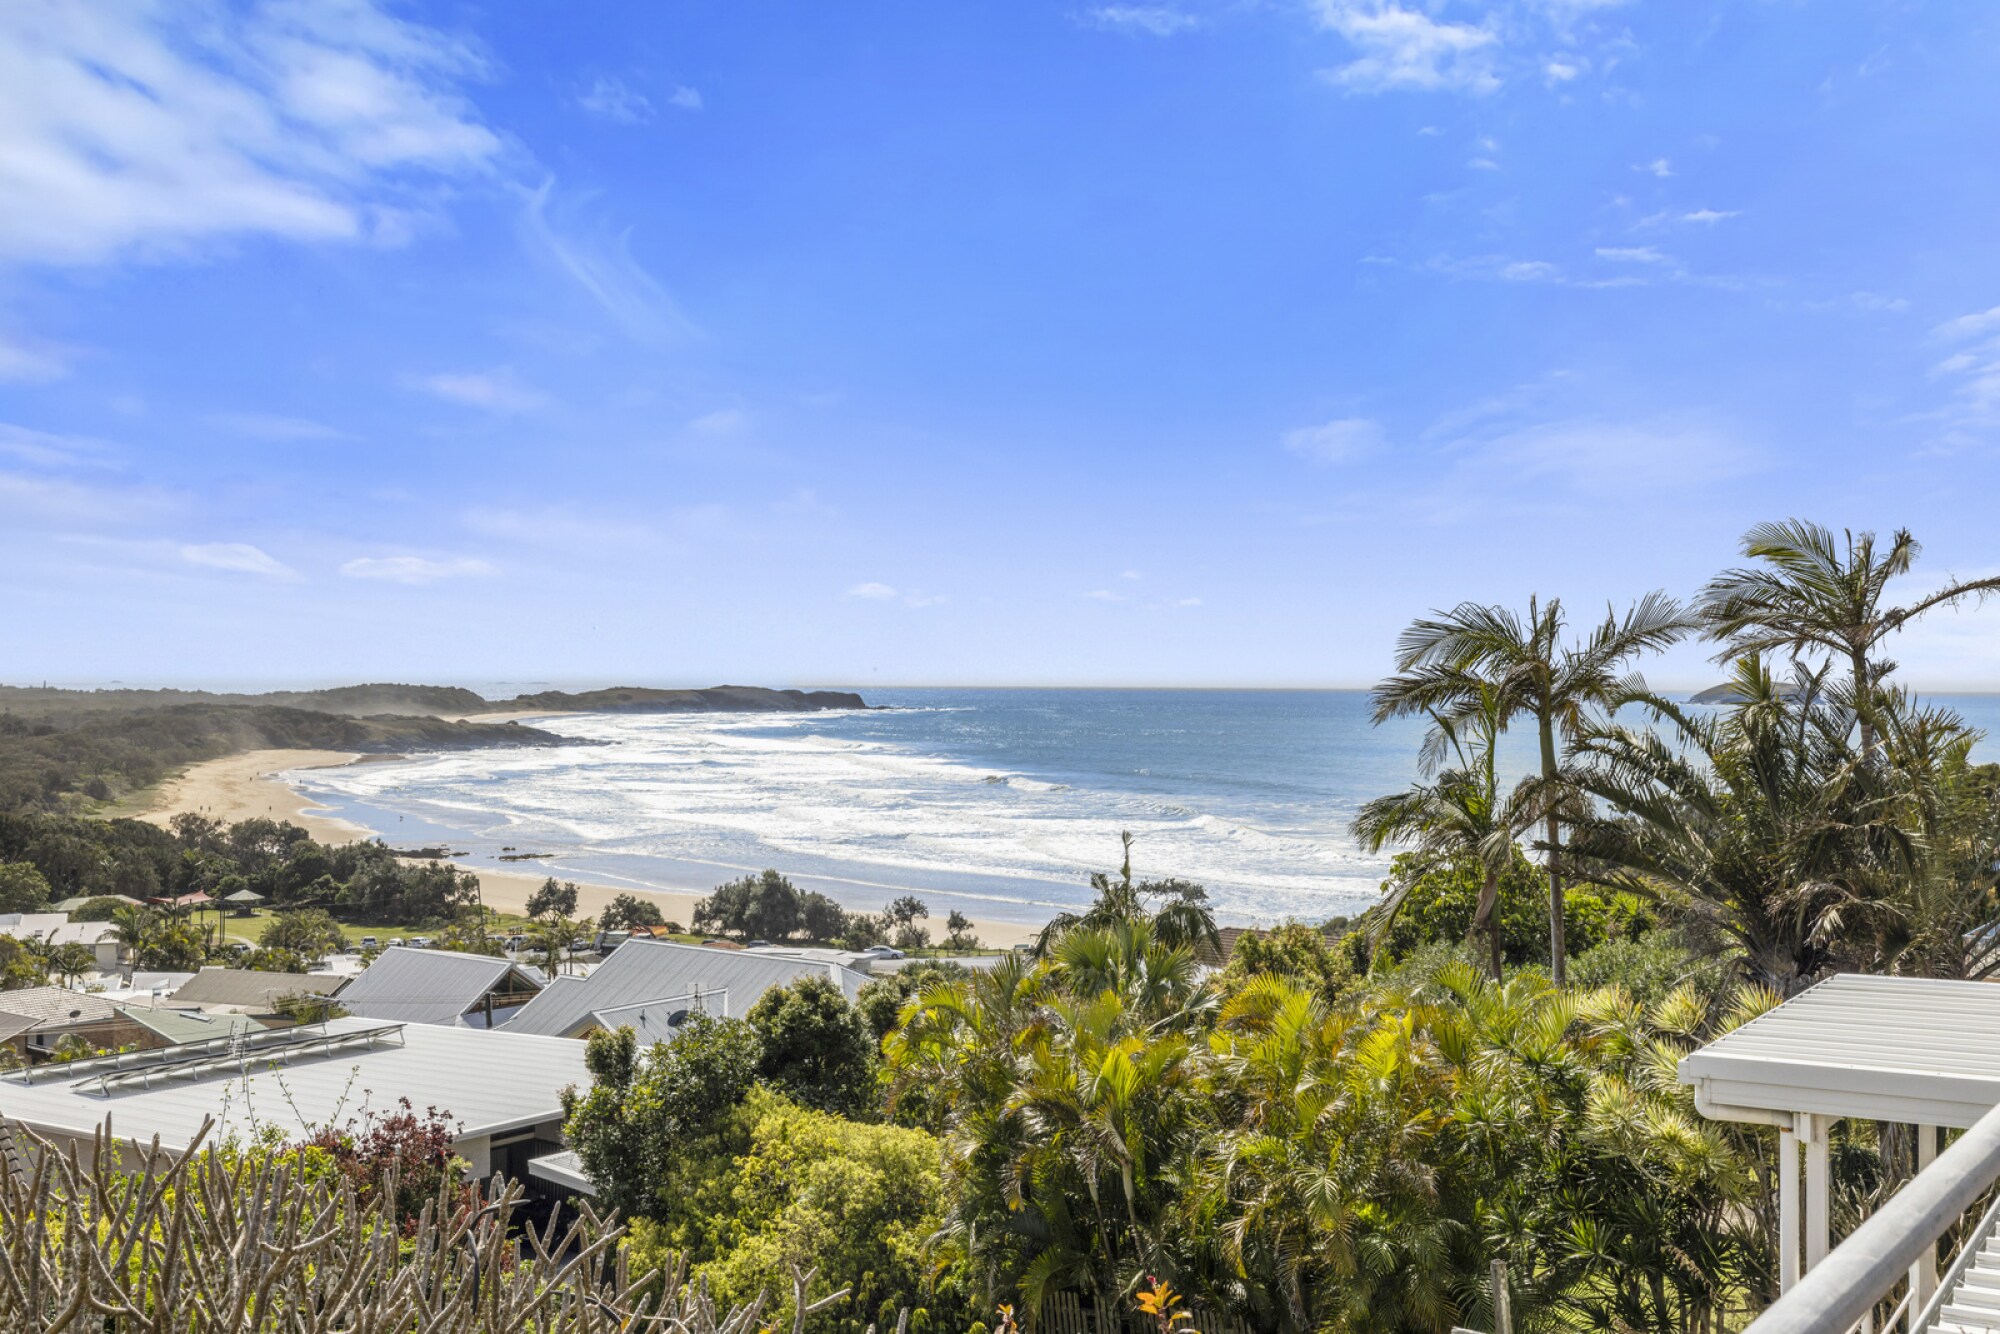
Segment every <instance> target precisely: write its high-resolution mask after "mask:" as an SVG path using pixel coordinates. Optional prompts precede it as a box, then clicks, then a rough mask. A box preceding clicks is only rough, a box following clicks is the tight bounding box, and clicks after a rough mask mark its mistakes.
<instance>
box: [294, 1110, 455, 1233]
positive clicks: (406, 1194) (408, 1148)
mask: <svg viewBox="0 0 2000 1334" xmlns="http://www.w3.org/2000/svg"><path fill="white" fill-rule="evenodd" d="M397 1106H398V1107H399V1108H400V1110H398V1111H392V1112H389V1113H387V1114H386V1115H385V1114H383V1113H380V1112H374V1111H370V1112H368V1113H367V1114H365V1115H364V1116H363V1117H362V1118H361V1119H360V1120H359V1121H358V1122H357V1121H353V1120H350V1121H349V1122H348V1123H347V1124H346V1125H345V1126H342V1127H340V1128H337V1129H336V1128H332V1127H329V1128H327V1129H325V1130H321V1131H320V1132H319V1133H317V1134H315V1135H313V1136H312V1137H311V1138H310V1139H308V1140H306V1141H305V1143H306V1145H307V1146H309V1147H312V1148H317V1149H324V1150H326V1151H327V1152H328V1153H330V1154H332V1155H333V1159H334V1161H335V1163H337V1164H338V1165H339V1168H340V1171H341V1174H342V1175H344V1176H346V1177H347V1178H348V1180H350V1181H352V1182H353V1183H354V1190H355V1194H357V1195H358V1196H360V1197H361V1198H362V1199H363V1200H364V1201H367V1200H373V1199H374V1198H375V1195H376V1193H377V1192H378V1191H380V1190H382V1189H383V1187H385V1186H386V1185H387V1184H388V1181H389V1177H390V1174H391V1173H392V1172H393V1173H394V1176H395V1190H396V1198H395V1201H394V1209H395V1213H396V1217H397V1218H398V1219H400V1220H401V1221H402V1223H403V1226H404V1227H405V1228H409V1227H411V1226H413V1225H414V1224H415V1222H416V1219H417V1215H418V1214H420V1213H422V1212H423V1208H424V1205H425V1204H427V1203H428V1202H430V1201H432V1200H434V1199H436V1198H437V1195H438V1190H439V1189H440V1188H441V1187H442V1186H443V1185H444V1183H445V1182H446V1181H448V1180H456V1179H457V1177H458V1174H459V1169H460V1168H461V1167H462V1166H463V1163H462V1162H461V1160H460V1159H459V1158H458V1156H457V1155H456V1154H454V1153H453V1152H452V1148H451V1144H452V1140H453V1139H455V1138H456V1137H457V1134H458V1123H457V1122H455V1121H453V1120H451V1119H450V1118H448V1117H447V1116H445V1114H444V1113H443V1112H440V1111H439V1110H438V1109H437V1108H435V1107H426V1108H425V1109H424V1112H423V1115H421V1116H419V1115H418V1114H417V1111H416V1109H415V1108H414V1107H412V1106H411V1105H410V1100H409V1099H408V1098H399V1099H397ZM468 1189H470V1188H469V1187H468Z"/></svg>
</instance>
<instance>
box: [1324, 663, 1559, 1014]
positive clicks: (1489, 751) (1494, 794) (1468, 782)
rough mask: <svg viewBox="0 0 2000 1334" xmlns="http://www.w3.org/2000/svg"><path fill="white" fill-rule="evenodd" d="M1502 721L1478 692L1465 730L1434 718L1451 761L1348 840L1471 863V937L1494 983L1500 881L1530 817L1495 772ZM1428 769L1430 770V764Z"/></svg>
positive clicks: (1383, 806) (1364, 816)
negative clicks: (1481, 942) (1485, 947)
mask: <svg viewBox="0 0 2000 1334" xmlns="http://www.w3.org/2000/svg"><path fill="white" fill-rule="evenodd" d="M1503 726H1504V720H1503V719H1502V718H1501V716H1500V711H1499V700H1498V698H1497V697H1496V696H1495V694H1494V692H1493V691H1492V690H1490V689H1489V690H1483V691H1482V692H1481V696H1480V707H1479V711H1478V712H1477V713H1474V714H1473V715H1471V717H1470V718H1468V719H1466V720H1465V721H1464V723H1463V724H1461V723H1460V722H1459V721H1458V720H1455V719H1453V718H1450V717H1436V721H1435V725H1434V728H1433V736H1434V737H1437V738H1439V739H1441V740H1442V741H1443V742H1444V743H1445V744H1446V745H1448V746H1449V747H1450V750H1451V754H1452V757H1453V759H1454V760H1455V761H1456V762H1455V763H1454V764H1453V766H1452V767H1451V768H1449V769H1444V770H1441V771H1440V772H1438V773H1437V775H1436V776H1435V778H1434V779H1432V781H1430V782H1418V783H1413V784H1412V785H1411V786H1410V787H1409V788H1407V789H1405V790H1404V791H1402V792H1397V793H1394V794H1392V795H1390V796H1386V797H1377V798H1375V800H1373V801H1371V802H1369V803H1368V804H1367V805H1365V806H1363V807H1362V808H1361V810H1360V813H1359V814H1357V815H1356V816H1355V817H1354V825H1353V831H1354V837H1355V839H1356V841H1358V842H1359V843H1360V844H1361V846H1363V847H1364V848H1366V849H1367V850H1368V851H1370V852H1380V851H1381V850H1382V847H1383V845H1384V844H1386V843H1408V844H1413V845H1414V848H1415V851H1416V853H1417V855H1418V857H1419V859H1420V860H1422V861H1423V862H1424V863H1425V864H1426V865H1439V864H1450V863H1454V862H1472V863H1475V864H1477V865H1478V866H1479V868H1480V871H1481V872H1482V874H1483V875H1484V877H1485V883H1484V884H1483V885H1482V886H1481V887H1480V891H1479V906H1478V908H1477V909H1476V910H1475V911H1474V913H1473V918H1472V930H1471V933H1470V934H1477V933H1478V932H1480V931H1482V930H1483V931H1485V932H1486V937H1487V942H1488V944H1489V946H1490V948H1491V951H1492V961H1493V980H1494V981H1496V982H1497V981H1499V980H1500V975H1501V956H1500V915H1499V913H1498V912H1497V911H1496V908H1497V906H1498V903H1499V899H1500V875H1501V872H1503V871H1504V870H1505V869H1506V868H1507V865H1508V863H1509V862H1510V861H1511V860H1512V858H1513V855H1514V840H1515V838H1516V837H1517V836H1518V835H1519V834H1520V833H1521V831H1522V830H1523V829H1524V828H1526V827H1527V826H1528V825H1529V824H1530V823H1531V822H1532V820H1531V817H1532V812H1531V811H1529V809H1528V803H1527V802H1526V801H1525V800H1524V799H1523V798H1524V797H1525V794H1523V793H1520V792H1517V793H1515V794H1514V795H1513V796H1509V797H1503V796H1502V795H1501V793H1500V783H1499V775H1498V771H1497V769H1496V758H1495V757H1496V752H1497V750H1498V742H1499V738H1500V730H1501V728H1502V727H1503ZM1426 767H1430V766H1429V765H1428V764H1427V765H1426ZM1413 883H1414V878H1413V877H1405V878H1404V879H1403V881H1402V883H1401V884H1399V885H1398V886H1397V887H1396V889H1394V890H1393V891H1391V893H1390V894H1389V896H1388V897H1387V898H1385V899H1384V900H1383V901H1382V902H1381V903H1380V904H1378V905H1377V907H1376V911H1375V916H1376V927H1375V930H1376V934H1377V935H1379V934H1380V933H1382V932H1384V931H1387V930H1388V929H1389V926H1390V924H1391V923H1393V922H1394V921H1395V919H1396V913H1397V912H1398V910H1400V909H1401V908H1402V906H1403V901H1404V899H1405V898H1406V897H1407V896H1408V894H1409V891H1410V886H1411V885H1412V884H1413Z"/></svg>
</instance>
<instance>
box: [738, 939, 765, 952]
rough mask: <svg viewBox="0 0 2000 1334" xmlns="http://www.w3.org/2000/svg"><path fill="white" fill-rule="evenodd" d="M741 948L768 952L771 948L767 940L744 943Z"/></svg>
mask: <svg viewBox="0 0 2000 1334" xmlns="http://www.w3.org/2000/svg"><path fill="white" fill-rule="evenodd" d="M743 948H744V949H746V950H768V949H770V948H771V942H770V941H768V940H752V941H749V942H747V943H745V945H744V946H743Z"/></svg>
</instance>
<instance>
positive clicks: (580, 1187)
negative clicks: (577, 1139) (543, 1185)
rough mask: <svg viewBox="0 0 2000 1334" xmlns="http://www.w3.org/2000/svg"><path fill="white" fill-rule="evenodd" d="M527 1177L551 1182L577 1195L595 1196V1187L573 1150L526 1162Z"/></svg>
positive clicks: (546, 1155)
mask: <svg viewBox="0 0 2000 1334" xmlns="http://www.w3.org/2000/svg"><path fill="white" fill-rule="evenodd" d="M528 1175H529V1176H531V1177H539V1178H541V1179H542V1180H543V1181H552V1182H554V1183H555V1184H556V1185H558V1186H563V1187H566V1188H567V1189H569V1190H573V1191H575V1192H577V1193H578V1194H579V1195H595V1194H597V1187H596V1186H594V1185H592V1184H591V1180H590V1177H589V1175H588V1174H587V1173H585V1172H584V1170H583V1162H582V1160H580V1159H579V1158H578V1157H577V1156H576V1150H575V1149H564V1150H563V1151H562V1152H561V1153H550V1154H544V1155H543V1156H542V1157H540V1158H530V1159H529V1160H528Z"/></svg>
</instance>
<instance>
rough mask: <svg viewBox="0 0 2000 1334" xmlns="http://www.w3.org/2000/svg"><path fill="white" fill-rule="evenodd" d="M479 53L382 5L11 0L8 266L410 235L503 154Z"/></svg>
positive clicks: (7, 20) (278, 0) (4, 11)
mask: <svg viewBox="0 0 2000 1334" xmlns="http://www.w3.org/2000/svg"><path fill="white" fill-rule="evenodd" d="M485 71H486V66H485V62H484V60H483V58H482V57H481V56H480V55H479V54H478V53H477V52H476V51H474V50H473V49H472V48H470V47H469V46H467V45H466V44H464V43H463V42H460V41H458V40H455V39H453V38H451V37H449V36H447V35H446V34H444V33H442V32H440V31H438V30H436V29H433V28H429V27H425V26H423V25H420V24H416V23H411V22H406V21H404V20H401V19H397V18H393V17H391V16H390V15H388V14H386V13H384V12H383V11H381V10H380V9H378V8H376V7H375V5H374V4H373V3H372V0H343V3H338V4H319V5H314V4H303V3H293V2H289V0H265V2H264V3H261V4H253V5H250V6H247V7H240V8H239V7H235V6H221V5H216V6H203V7H202V8H201V9H200V10H199V11H196V12H190V11H189V10H187V9H185V8H183V7H180V6H173V5H157V4H155V5H145V4H134V5H91V4H70V3H64V2H63V0H13V3H9V4H6V5H0V198H4V199H6V200H7V201H8V203H7V207H6V208H5V209H0V259H12V260H27V261H38V262H44V263H51V264H94V263H100V262H104V261H107V260H111V259H115V258H120V257H123V256H128V255H139V256H146V255H155V254H162V253H167V254H179V253H186V252H188V251H190V250H192V249H196V248H198V247H200V246H201V245H202V244H204V243H212V242H214V241H216V240H220V239H226V238H230V237H240V236H249V235H269V236H278V237H284V238H287V239H292V240H303V241H329V240H332V241H346V240H354V239H360V238H371V237H372V238H375V239H379V240H385V241H393V240H395V239H398V238H399V237H400V236H402V235H406V234H407V233H408V231H409V229H410V226H411V219H412V218H413V217H415V216H416V212H415V209H416V208H417V207H418V200H419V198H420V196H419V194H418V191H419V190H420V189H422V188H423V187H424V186H425V185H427V184H428V183H430V182H433V181H435V180H436V179H437V178H439V177H447V178H449V177H458V176H463V175H465V174H467V173H475V172H479V171H481V170H484V169H486V168H487V167H488V166H489V165H490V164H491V163H492V162H493V161H494V160H495V159H496V158H497V157H498V156H499V155H500V152H501V148H502V145H501V141H500V139H499V137H498V136H497V135H495V134H494V133H493V131H491V130H490V129H488V128H487V127H486V126H485V125H484V124H482V123H481V121H480V119H479V116H478V113H477V112H476V111H475V110H474V109H473V108H472V106H471V105H470V104H469V103H468V102H467V100H466V99H465V97H464V95H463V94H462V92H461V91H460V88H461V85H462V84H463V83H464V82H466V81H467V80H469V79H474V78H478V77H481V76H482V75H483V74H484V73H485Z"/></svg>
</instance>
